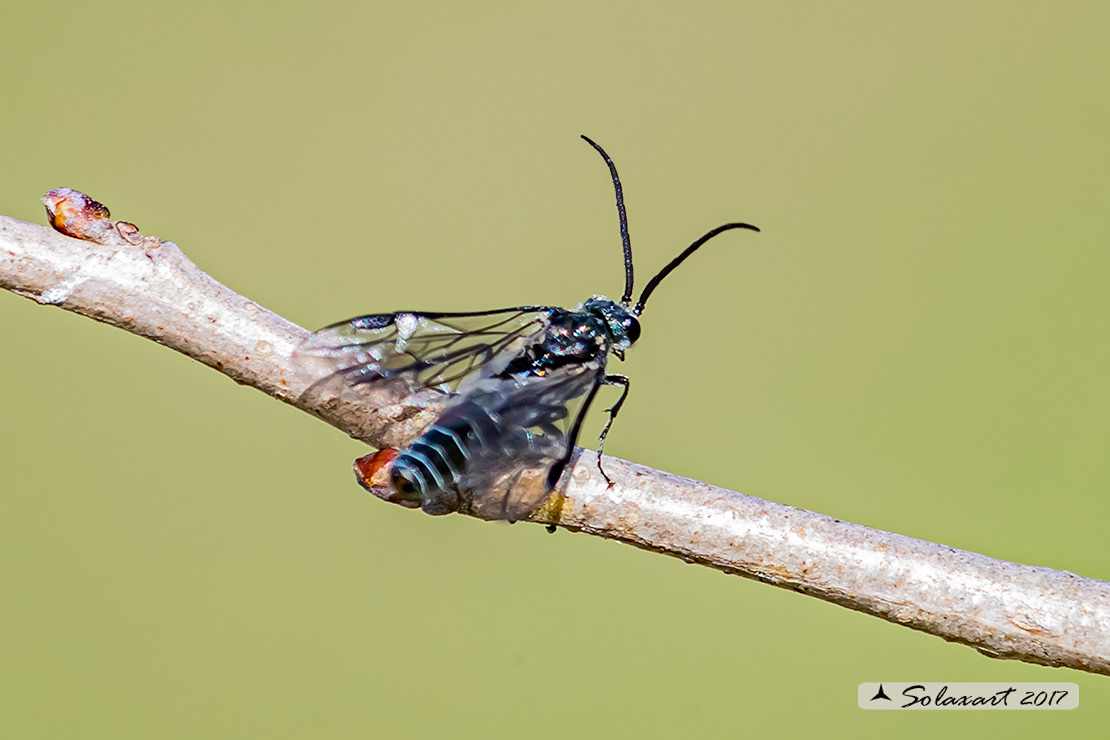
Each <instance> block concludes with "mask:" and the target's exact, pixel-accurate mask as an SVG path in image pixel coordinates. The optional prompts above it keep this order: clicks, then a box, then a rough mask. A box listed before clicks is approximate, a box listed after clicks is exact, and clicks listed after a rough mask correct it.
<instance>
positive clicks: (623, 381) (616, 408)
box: [597, 375, 631, 488]
mask: <svg viewBox="0 0 1110 740" xmlns="http://www.w3.org/2000/svg"><path fill="white" fill-rule="evenodd" d="M601 384H602V385H619V386H623V387H624V391H623V392H622V393H621V397H620V398H618V399H617V402H616V403H614V404H613V405H612V406H610V407H609V408H608V409H606V411H607V412H608V414H609V421H607V422H605V428H604V429H602V430H601V434H600V435H598V438H597V469H598V470H599V471H600V472H601V477H603V478H604V479H605V482H606V483H608V484H609V487H610V488H612V487H613V479H612V478H610V477H609V476H608V475H607V474H606V473H605V468H603V467H601V455H602V451H603V450H604V449H605V438H606V437H607V436H609V427H611V426H613V420H614V419H616V418H617V414H618V413H620V410H621V406H623V405H624V400H625V399H626V398H628V391H629V389H630V388H631V386H630V385H629V382H628V376H626V375H606V376H605V377H604V378H602V380H601Z"/></svg>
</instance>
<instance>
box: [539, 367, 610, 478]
mask: <svg viewBox="0 0 1110 740" xmlns="http://www.w3.org/2000/svg"><path fill="white" fill-rule="evenodd" d="M604 382H605V378H604V376H599V377H598V378H597V380H595V381H594V384H593V385H592V386H590V392H589V393H588V394H586V400H585V401H583V403H582V408H581V409H579V410H578V416H577V417H575V419H574V423H573V424H571V425H570V431H569V432H568V433H567V449H566V451H565V452H564V453H563V458H562V459H561V460H559V462H557V463H555V464H554V465H552V466H551V470H550V471H548V473H547V488H548V490H552V489H554V488H555V484H556V483H558V482H559V478H561V477H562V475H563V469H564V468H566V466H567V463H568V462H570V457H571V455H573V454H574V445H575V444H576V443H577V442H578V432H580V431H581V430H582V420H583V419H585V418H586V412H587V411H589V410H590V404H592V403H593V402H594V396H596V395H597V389H598V388H600V387H601V386H602V384H604Z"/></svg>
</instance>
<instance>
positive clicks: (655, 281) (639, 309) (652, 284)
mask: <svg viewBox="0 0 1110 740" xmlns="http://www.w3.org/2000/svg"><path fill="white" fill-rule="evenodd" d="M587 141H589V140H588V139H587ZM732 229H749V230H751V231H759V229H757V228H756V227H754V226H752V225H751V224H725V225H724V226H718V227H717V228H715V229H713V230H712V231H709V232H707V233H706V234H705V235H703V236H701V237H700V238H699V239H698V240H697V241H695V242H694V243H693V244H691V245H690V246H688V247H686V249H684V250H682V254H680V255H678V256H677V257H675V258H674V259H673V260H671V261H670V263H669V264H668V265H667V266H666V267H664V268H663V269H662V270H660V271H659V274H658V275H656V276H655V277H653V278H652V279H651V280H650V281H649V282H648V284H647V286H646V287H645V288H644V292H643V293H641V294H640V300H638V301H636V307H635V308H634V309H633V310H632V313H634V314H636V315H637V316H639V315H640V314H642V313H643V312H644V304H645V303H647V299H648V298H649V297H650V296H651V293H652V291H653V290H655V288H656V287H657V286H658V285H659V283H661V282H663V278H665V277H667V276H668V275H670V274H671V272H672V271H673V270H674V268H676V267H678V266H679V265H681V264H682V262H683V260H685V259H686V258H687V257H689V256H690V255H691V254H693V253H694V252H696V251H697V250H698V247H700V246H701V245H702V244H705V243H706V242H707V241H709V240H710V239H712V238H713V237H715V236H717V235H718V234H723V233H724V232H726V231H730V230H732ZM629 276H631V273H629ZM621 302H622V303H624V304H625V305H627V304H628V301H627V300H624V301H621Z"/></svg>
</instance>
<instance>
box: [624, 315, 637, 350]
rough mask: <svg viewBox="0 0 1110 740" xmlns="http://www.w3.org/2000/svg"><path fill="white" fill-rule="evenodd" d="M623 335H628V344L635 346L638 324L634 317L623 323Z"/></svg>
mask: <svg viewBox="0 0 1110 740" xmlns="http://www.w3.org/2000/svg"><path fill="white" fill-rule="evenodd" d="M624 333H625V334H627V335H628V343H629V344H635V343H636V341H637V340H638V339H639V338H640V322H639V321H637V320H636V317H635V316H629V317H628V319H627V320H626V321H625V322H624Z"/></svg>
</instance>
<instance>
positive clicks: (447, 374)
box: [295, 306, 559, 408]
mask: <svg viewBox="0 0 1110 740" xmlns="http://www.w3.org/2000/svg"><path fill="white" fill-rule="evenodd" d="M557 310H559V309H553V308H548V307H543V306H524V307H518V308H508V309H499V310H495V311H483V312H480V313H457V314H456V313H415V312H408V311H406V312H399V313H388V314H372V315H369V316H360V317H358V318H355V319H350V320H348V321H342V322H339V323H337V324H332V325H331V326H327V327H325V328H323V329H321V330H320V331H318V332H316V333H315V334H313V335H311V336H310V337H309V338H308V339H307V340H305V341H304V343H303V344H301V346H300V347H299V348H298V349H297V352H296V355H295V360H296V363H297V366H298V368H299V371H300V372H302V373H303V374H304V375H305V380H306V381H307V382H308V384H310V387H309V391H308V392H309V393H313V394H321V395H322V396H326V395H328V394H332V395H334V396H337V397H339V398H341V399H343V400H346V401H355V402H358V403H364V404H368V405H371V406H373V407H378V408H380V407H386V406H392V405H397V404H401V403H405V404H409V405H414V406H425V407H427V406H437V405H444V404H445V402H446V401H447V400H449V399H450V397H451V396H453V395H454V394H455V393H456V391H457V389H458V386H459V383H461V382H462V381H463V380H464V379H465V378H466V377H467V376H470V375H473V374H474V373H476V372H477V371H478V370H479V369H480V368H484V369H485V372H484V374H486V375H489V374H494V373H496V372H497V371H499V370H500V369H501V368H503V367H504V366H505V365H506V364H508V362H509V361H510V360H511V359H512V358H513V357H515V356H516V355H517V354H518V353H519V352H520V351H521V349H522V348H523V347H524V346H525V345H527V344H528V343H529V342H530V341H534V339H535V337H536V336H537V335H541V334H542V332H543V331H544V329H545V328H546V327H547V323H548V319H549V317H550V316H551V314H552V312H553V311H557Z"/></svg>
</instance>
